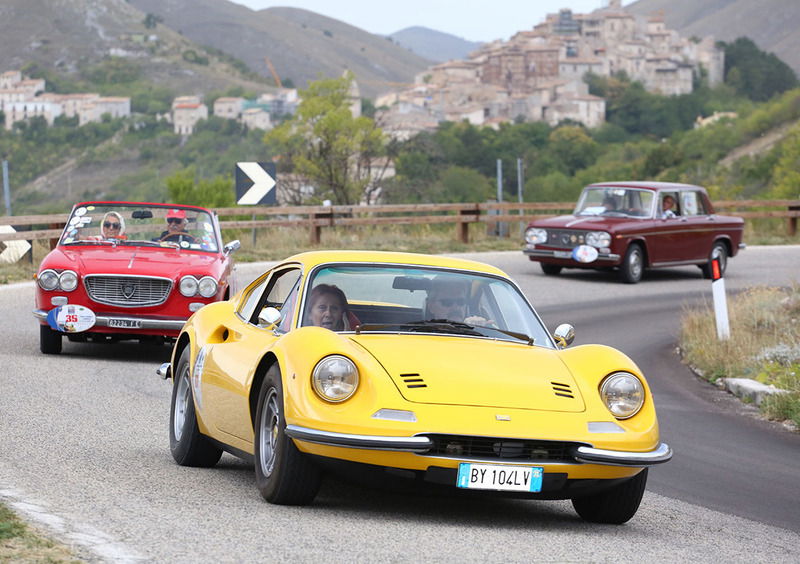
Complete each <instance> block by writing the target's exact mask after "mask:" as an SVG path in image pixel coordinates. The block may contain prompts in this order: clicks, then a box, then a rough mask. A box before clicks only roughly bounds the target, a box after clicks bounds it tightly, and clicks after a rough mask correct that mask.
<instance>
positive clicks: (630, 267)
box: [619, 243, 645, 284]
mask: <svg viewBox="0 0 800 564" xmlns="http://www.w3.org/2000/svg"><path fill="white" fill-rule="evenodd" d="M644 266H645V260H644V249H643V248H642V246H641V245H639V244H638V243H632V244H631V245H630V246H629V247H628V250H627V251H625V257H624V258H623V259H622V263H621V264H620V265H619V277H620V279H621V280H622V281H623V282H625V283H626V284H636V283H637V282H639V281H640V280H641V279H642V275H643V274H644Z"/></svg>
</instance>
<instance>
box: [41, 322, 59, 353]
mask: <svg viewBox="0 0 800 564" xmlns="http://www.w3.org/2000/svg"><path fill="white" fill-rule="evenodd" d="M61 337H62V335H61V333H60V332H59V331H55V330H53V329H50V327H49V326H48V325H39V350H40V351H42V353H43V354H60V353H61Z"/></svg>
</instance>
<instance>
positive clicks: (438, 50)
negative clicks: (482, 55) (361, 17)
mask: <svg viewBox="0 0 800 564" xmlns="http://www.w3.org/2000/svg"><path fill="white" fill-rule="evenodd" d="M389 37H391V38H392V40H393V41H394V42H395V43H397V44H398V45H401V46H403V47H406V48H407V49H410V50H411V51H413V52H414V53H416V54H417V55H420V56H421V57H425V58H426V59H430V60H431V61H434V62H437V63H443V62H445V61H452V60H454V59H457V60H463V59H466V58H467V55H469V54H470V53H471V52H473V51H475V50H476V49H477V48H478V47H480V46H481V44H480V43H478V42H475V41H467V40H466V39H461V38H460V37H456V36H455V35H450V34H449V33H443V32H441V31H436V30H435V29H430V28H427V27H422V26H414V27H407V28H405V29H401V30H400V31H396V32H394V33H392V34H391V35H389Z"/></svg>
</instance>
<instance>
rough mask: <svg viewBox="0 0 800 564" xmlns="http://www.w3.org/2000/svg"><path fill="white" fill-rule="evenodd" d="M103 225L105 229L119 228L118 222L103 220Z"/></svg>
mask: <svg viewBox="0 0 800 564" xmlns="http://www.w3.org/2000/svg"><path fill="white" fill-rule="evenodd" d="M103 227H105V228H106V229H119V223H111V222H110V221H105V222H103Z"/></svg>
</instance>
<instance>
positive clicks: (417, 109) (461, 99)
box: [375, 0, 724, 139]
mask: <svg viewBox="0 0 800 564" xmlns="http://www.w3.org/2000/svg"><path fill="white" fill-rule="evenodd" d="M701 69H702V70H703V72H705V73H706V76H707V78H708V82H709V84H710V85H715V84H717V83H720V82H722V80H723V70H724V53H723V51H722V50H721V49H720V48H718V47H717V46H716V45H715V42H714V39H713V38H712V37H706V38H704V39H702V40H695V39H688V38H683V37H681V36H680V35H679V34H678V33H677V32H676V31H674V30H670V29H667V28H666V26H665V24H664V19H663V17H661V16H651V17H648V18H643V17H637V16H633V15H631V14H628V13H626V12H625V11H623V10H622V5H621V0H609V3H608V6H607V7H605V8H602V9H599V10H595V11H594V12H592V13H591V14H574V13H572V11H571V10H569V9H562V10H561V11H560V12H559V13H558V14H549V15H548V16H547V18H546V20H545V21H544V22H542V23H540V24H539V25H536V26H535V27H534V28H533V29H532V30H530V31H521V32H519V33H517V34H516V35H514V36H513V37H511V38H510V39H509V40H508V41H495V42H493V43H489V44H486V45H483V46H482V47H481V48H480V49H478V50H477V51H475V52H473V53H472V54H470V56H469V58H468V59H467V60H462V61H449V62H446V63H442V64H439V65H436V66H433V67H430V68H428V69H427V70H426V71H424V72H422V73H419V74H418V75H417V76H416V77H415V79H414V85H413V86H411V87H410V88H407V89H405V90H403V91H400V92H390V93H388V94H385V95H382V96H380V97H379V98H378V99H377V100H376V103H375V106H376V107H378V108H381V112H380V113H379V120H380V122H381V124H382V126H383V127H384V130H385V131H387V132H388V133H390V134H391V135H392V136H394V137H395V138H399V139H408V138H410V137H412V136H413V135H415V134H416V133H418V132H419V131H422V130H432V129H435V128H436V127H437V125H438V123H439V122H441V121H462V120H467V121H469V122H470V123H472V124H473V125H478V126H481V125H487V126H497V125H499V124H500V123H502V122H509V121H517V120H524V121H545V122H547V123H548V124H551V125H555V124H557V123H558V122H560V121H562V120H567V119H569V120H573V121H576V122H579V123H582V124H584V125H586V126H587V127H597V126H599V125H601V124H602V123H603V122H604V121H605V100H603V99H602V98H599V97H597V96H592V95H590V94H589V93H588V86H587V84H586V83H585V82H584V81H583V77H584V76H585V75H586V74H587V73H593V74H595V75H599V76H611V75H612V74H614V73H617V72H620V71H623V72H625V73H626V74H627V75H628V76H629V77H630V78H631V79H632V80H638V81H640V82H642V84H643V85H644V86H645V88H646V89H647V90H649V91H650V92H657V93H661V94H664V95H678V94H687V93H690V92H692V89H693V77H694V75H699V74H700V73H701Z"/></svg>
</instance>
